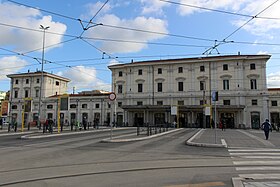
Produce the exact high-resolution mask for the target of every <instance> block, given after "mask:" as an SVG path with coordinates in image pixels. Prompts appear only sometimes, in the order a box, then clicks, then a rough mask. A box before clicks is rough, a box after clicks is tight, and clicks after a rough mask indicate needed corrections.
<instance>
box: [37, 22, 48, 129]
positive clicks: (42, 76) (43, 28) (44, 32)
mask: <svg viewBox="0 0 280 187" xmlns="http://www.w3.org/2000/svg"><path fill="white" fill-rule="evenodd" d="M49 28H50V27H44V26H43V25H40V29H42V30H43V51H42V66H41V82H40V95H39V111H38V124H39V129H40V130H41V121H40V118H41V101H42V91H43V89H42V86H43V79H44V57H45V35H46V30H47V29H49Z"/></svg>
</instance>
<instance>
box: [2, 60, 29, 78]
mask: <svg viewBox="0 0 280 187" xmlns="http://www.w3.org/2000/svg"><path fill="white" fill-rule="evenodd" d="M27 64H28V62H26V61H25V60H22V59H20V58H18V57H17V56H9V57H3V58H0V67H1V74H0V80H4V79H8V78H7V76H6V75H8V74H14V73H18V71H19V70H21V69H22V68H24V66H26V65H27Z"/></svg>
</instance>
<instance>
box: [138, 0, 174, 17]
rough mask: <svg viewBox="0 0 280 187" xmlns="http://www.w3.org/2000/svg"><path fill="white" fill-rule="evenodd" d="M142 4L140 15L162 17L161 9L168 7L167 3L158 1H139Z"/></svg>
mask: <svg viewBox="0 0 280 187" xmlns="http://www.w3.org/2000/svg"><path fill="white" fill-rule="evenodd" d="M140 2H141V4H142V14H144V15H145V14H152V13H155V14H157V15H163V8H164V7H167V6H169V4H168V3H165V2H162V1H159V0H140Z"/></svg>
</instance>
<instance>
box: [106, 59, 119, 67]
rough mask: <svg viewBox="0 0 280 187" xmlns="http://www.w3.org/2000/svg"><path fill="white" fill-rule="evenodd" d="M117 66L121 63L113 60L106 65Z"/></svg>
mask: <svg viewBox="0 0 280 187" xmlns="http://www.w3.org/2000/svg"><path fill="white" fill-rule="evenodd" d="M117 64H121V63H120V62H118V61H117V60H115V59H113V60H111V61H110V62H109V63H108V66H113V65H117Z"/></svg>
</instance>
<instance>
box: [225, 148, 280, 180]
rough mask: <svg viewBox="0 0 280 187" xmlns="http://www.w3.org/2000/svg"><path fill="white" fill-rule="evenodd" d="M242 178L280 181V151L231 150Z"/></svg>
mask: <svg viewBox="0 0 280 187" xmlns="http://www.w3.org/2000/svg"><path fill="white" fill-rule="evenodd" d="M228 151H229V154H230V156H231V159H232V162H233V164H234V165H235V169H236V171H237V172H238V175H239V177H240V178H243V179H246V178H250V179H268V178H271V177H272V178H273V179H280V149H276V148H275V149H271V148H270V149H265V148H262V149H256V148H248V149H244V148H229V149H228Z"/></svg>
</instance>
